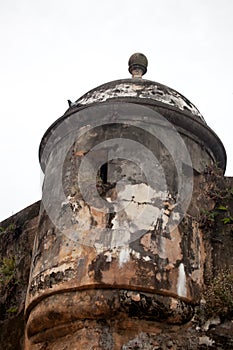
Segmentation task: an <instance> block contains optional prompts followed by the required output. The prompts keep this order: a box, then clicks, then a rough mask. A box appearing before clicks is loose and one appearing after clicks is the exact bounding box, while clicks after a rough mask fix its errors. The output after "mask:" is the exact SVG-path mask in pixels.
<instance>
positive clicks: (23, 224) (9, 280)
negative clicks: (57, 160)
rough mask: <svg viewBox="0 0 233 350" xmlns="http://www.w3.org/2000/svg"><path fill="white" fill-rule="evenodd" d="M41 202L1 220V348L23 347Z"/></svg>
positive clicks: (9, 349) (3, 349)
mask: <svg viewBox="0 0 233 350" xmlns="http://www.w3.org/2000/svg"><path fill="white" fill-rule="evenodd" d="M39 209H40V202H36V203H34V204H32V205H31V206H29V207H27V208H25V209H23V210H22V211H20V212H19V213H17V214H15V215H13V216H11V217H9V218H8V219H6V220H4V221H3V222H1V223H0V230H1V232H0V349H1V350H19V349H24V326H25V325H24V308H25V298H26V293H27V287H28V280H29V273H30V266H31V256H32V249H33V244H34V238H35V233H36V230H37V226H38V215H39Z"/></svg>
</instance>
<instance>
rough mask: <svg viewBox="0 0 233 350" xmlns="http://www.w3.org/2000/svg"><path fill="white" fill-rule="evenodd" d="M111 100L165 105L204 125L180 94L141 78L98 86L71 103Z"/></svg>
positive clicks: (78, 104)
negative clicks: (189, 115)
mask: <svg viewBox="0 0 233 350" xmlns="http://www.w3.org/2000/svg"><path fill="white" fill-rule="evenodd" d="M113 99H118V100H119V99H124V100H126V99H127V100H128V101H129V100H131V102H136V100H138V99H140V100H141V103H143V104H147V103H148V104H151V103H152V104H157V105H158V106H162V105H165V107H166V108H171V109H177V110H180V111H182V112H188V113H190V114H191V116H192V117H193V118H195V119H196V120H199V121H200V122H202V123H203V124H206V122H205V120H204V118H203V116H202V115H201V113H200V112H199V110H198V109H197V108H196V107H195V106H194V105H193V104H192V103H191V102H190V101H189V100H188V99H187V98H186V97H184V96H183V95H182V94H180V93H179V92H177V91H176V90H174V89H171V88H169V87H167V86H165V85H163V84H160V83H157V82H153V81H150V80H145V79H141V78H134V79H122V80H115V81H112V82H109V83H106V84H103V85H100V86H98V87H96V88H94V89H93V90H91V91H89V92H87V93H86V94H85V95H83V96H82V97H80V98H79V99H78V100H77V101H76V102H74V103H73V107H75V106H80V105H82V106H86V105H89V104H92V103H98V102H106V101H110V100H113Z"/></svg>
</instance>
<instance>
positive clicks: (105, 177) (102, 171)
mask: <svg viewBox="0 0 233 350" xmlns="http://www.w3.org/2000/svg"><path fill="white" fill-rule="evenodd" d="M100 178H101V180H102V181H103V183H104V184H106V183H107V182H108V163H104V164H103V165H102V166H101V167H100Z"/></svg>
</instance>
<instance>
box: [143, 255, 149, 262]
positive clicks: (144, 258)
mask: <svg viewBox="0 0 233 350" xmlns="http://www.w3.org/2000/svg"><path fill="white" fill-rule="evenodd" d="M143 260H145V261H150V260H151V258H150V257H149V256H143Z"/></svg>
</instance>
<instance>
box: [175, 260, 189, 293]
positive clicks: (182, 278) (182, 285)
mask: <svg viewBox="0 0 233 350" xmlns="http://www.w3.org/2000/svg"><path fill="white" fill-rule="evenodd" d="M177 294H178V295H179V296H180V297H186V296H187V288H186V275H185V270H184V264H183V263H181V264H180V266H179V270H178V281H177Z"/></svg>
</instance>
